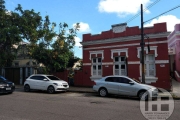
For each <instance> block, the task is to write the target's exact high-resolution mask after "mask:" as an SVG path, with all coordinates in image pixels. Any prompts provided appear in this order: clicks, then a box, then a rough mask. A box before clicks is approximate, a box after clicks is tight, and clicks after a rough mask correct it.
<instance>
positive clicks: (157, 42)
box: [83, 41, 167, 50]
mask: <svg viewBox="0 0 180 120" xmlns="http://www.w3.org/2000/svg"><path fill="white" fill-rule="evenodd" d="M162 43H167V41H156V42H149V45H151V44H162ZM145 44H148V42H145ZM128 46H140V44H139V43H132V44H123V45H111V46H101V47H92V48H84V49H83V50H95V49H104V48H117V47H118V48H119V47H128Z"/></svg>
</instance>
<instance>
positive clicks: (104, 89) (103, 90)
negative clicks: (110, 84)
mask: <svg viewBox="0 0 180 120" xmlns="http://www.w3.org/2000/svg"><path fill="white" fill-rule="evenodd" d="M99 95H100V96H101V97H106V96H107V95H108V92H107V90H106V88H101V89H100V90H99Z"/></svg>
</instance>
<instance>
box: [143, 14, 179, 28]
mask: <svg viewBox="0 0 180 120" xmlns="http://www.w3.org/2000/svg"><path fill="white" fill-rule="evenodd" d="M161 22H166V23H167V30H168V31H173V30H174V26H175V24H178V23H180V18H177V17H176V16H174V15H165V16H161V17H159V18H157V19H153V20H152V21H151V22H150V23H147V24H145V25H144V26H145V27H148V26H153V25H154V24H155V23H161Z"/></svg>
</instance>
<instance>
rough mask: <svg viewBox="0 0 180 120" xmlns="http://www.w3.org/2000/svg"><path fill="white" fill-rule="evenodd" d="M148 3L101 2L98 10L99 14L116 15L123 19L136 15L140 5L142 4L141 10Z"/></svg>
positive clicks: (145, 0)
mask: <svg viewBox="0 0 180 120" xmlns="http://www.w3.org/2000/svg"><path fill="white" fill-rule="evenodd" d="M150 3H151V1H150V0H101V1H100V2H99V5H98V9H99V11H100V12H106V13H116V14H117V15H118V16H120V17H122V16H123V17H124V16H126V15H130V14H137V13H138V12H139V11H140V5H141V4H143V8H146V7H147V5H149V4H150ZM146 12H149V11H146Z"/></svg>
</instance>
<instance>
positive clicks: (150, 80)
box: [139, 77, 158, 84]
mask: <svg viewBox="0 0 180 120" xmlns="http://www.w3.org/2000/svg"><path fill="white" fill-rule="evenodd" d="M139 80H140V81H141V82H142V77H139ZM157 80H158V78H157V77H145V83H147V84H151V83H156V81H157Z"/></svg>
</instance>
